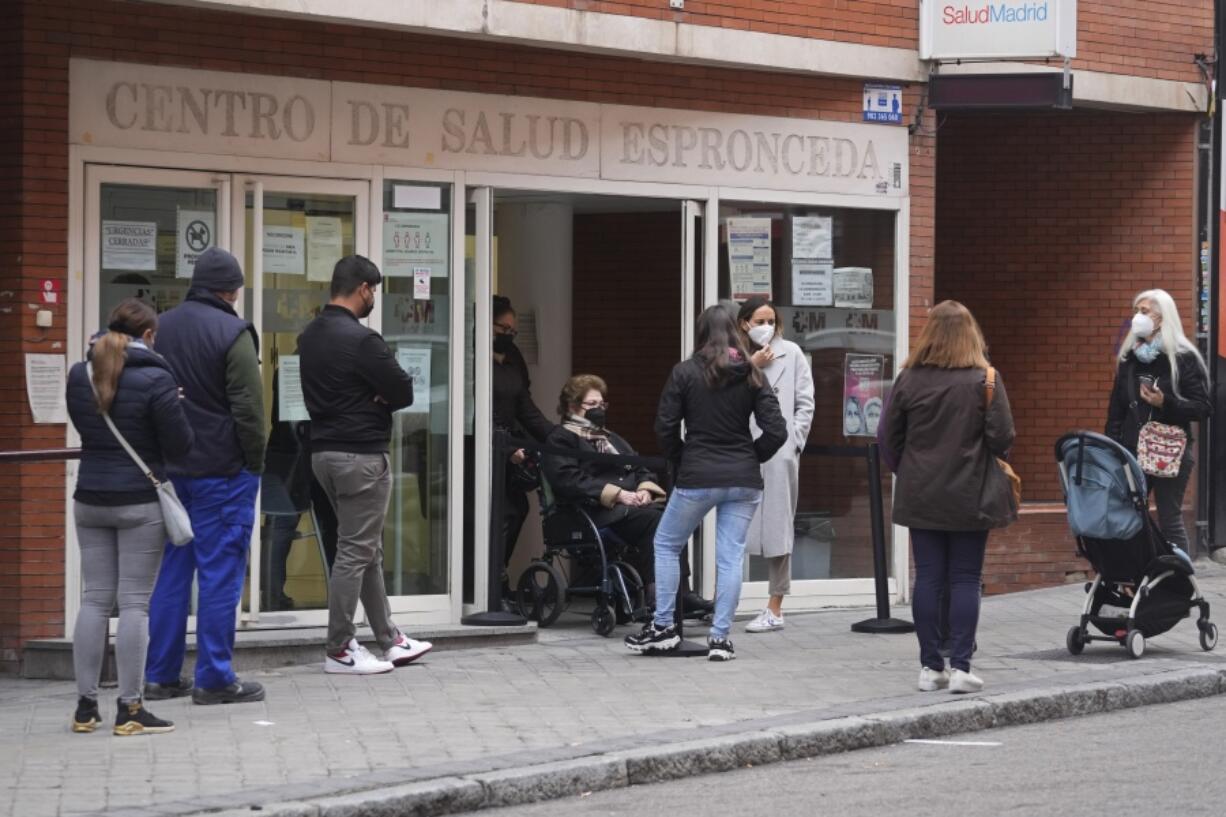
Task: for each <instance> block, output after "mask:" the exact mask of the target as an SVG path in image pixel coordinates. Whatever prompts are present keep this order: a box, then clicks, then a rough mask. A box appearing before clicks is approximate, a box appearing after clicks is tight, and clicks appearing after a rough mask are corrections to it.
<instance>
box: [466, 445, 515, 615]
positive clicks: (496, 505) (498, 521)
mask: <svg viewBox="0 0 1226 817" xmlns="http://www.w3.org/2000/svg"><path fill="white" fill-rule="evenodd" d="M515 450H516V449H514V448H511V447H510V446H509V445H508V443H507V435H506V433H505V432H503V431H500V430H498V429H495V430H494V446H493V455H494V457H493V467H492V468H491V469H490V470H491V474H490V519H489V526H490V558H489V571H488V574H487V576H486V584H485V588H486V595H485V598H486V608H485V610H484V611H482V612H480V613H471V614H469V615H467V616H464V617H462V618H461V619H460V623H461V624H463V625H466V626H469V627H523V626H524V625H526V624H527V623H528V619H526V618H524V617H523V616H521V615H519V614H518V613H509V612H506V611H504V610H503V609H502V574H503V572H504V571H505V567H504V566H503V563H504V562H505V561H506V559H505V558H504V553H505V552H506V531H505V530H503V525H502V519H503V509H502V503H503V502H504V501H505V498H506V490H505V489H506V478H507V469H506V462H507V458H508V457H509V456H510V455H511V452H513V451H515ZM478 524H480V520H478Z"/></svg>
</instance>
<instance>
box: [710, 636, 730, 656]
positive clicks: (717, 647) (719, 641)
mask: <svg viewBox="0 0 1226 817" xmlns="http://www.w3.org/2000/svg"><path fill="white" fill-rule="evenodd" d="M734 658H736V651H735V650H733V649H732V642H731V641H729V640H728V639H726V638H708V639H707V660H708V661H731V660H733V659H734Z"/></svg>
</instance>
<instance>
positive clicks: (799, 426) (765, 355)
mask: <svg viewBox="0 0 1226 817" xmlns="http://www.w3.org/2000/svg"><path fill="white" fill-rule="evenodd" d="M737 326H739V327H740V328H741V331H742V332H744V333H745V335H746V337H747V338H748V339H749V348H750V350H751V351H752V360H753V362H754V365H756V366H757V367H758V368H759V369H761V370H762V373H763V374H764V375H765V376H766V382H767V384H768V385H769V386H771V388H773V389H774V390H775V397H777V398H778V400H779V409H780V411H781V412H782V413H783V419H784V420H786V421H787V424H788V439H789V442H788V443H787V444H785V445H784V446H783V447H782V448H780V449H779V451H778V453H776V454H775V456H774V457H772V458H771V459H770V460H769V461H767V462H766V463H765V464H763V466H762V479H763V481H764V482H765V483H766V487H765V490H764V491H763V492H762V504H760V505H759V506H758V510H757V513H756V514H755V516H754V519H753V522H752V524H750V526H749V538H748V539H747V540H746V552H747V553H749V554H751V555H755V556H762V557H764V558H765V559H766V564H767V569H768V573H769V579H770V582H769V584H770V601H769V602H767V606H766V609H764V610H763V611H762V612H761V613H759V614H758V617H757V618H755V619H754V620H753V621H751V622H750V623H749V625H748V626H747V627H746V628H745V630H746V632H750V633H767V632H771V631H772V630H782V629H783V597H784V596H786V595H787V594H788V593H789V592H790V590H791V585H792V544H793V540H794V539H795V528H796V525H795V518H796V498H797V493H798V490H799V483H800V452H801V451H803V450H804V447H805V440H807V439H808V438H809V427H810V426H811V425H812V424H813V373H812V372H811V371H810V370H809V361H808V358H807V357H806V356H805V353H804V352H803V351H802V350H801V348H800V347H799V346H797V345H796V344H795V343H792V342H791V341H790V340H785V339H784V337H783V334H782V332H781V327H780V326H779V315H778V313H777V312H776V311H775V307H774V305H773V304H772V303H770V302H769V301H767V300H766V299H764V298H750V299H749V300H748V301H746V302H745V303H744V304H743V305H742V306H741V308H740V311H739V312H738V313H737ZM752 422H753V421H752V420H751V421H750V423H751V424H752ZM760 433H761V432H760V431H759V430H758V428H757V427H756V426H754V427H753V434H754V437H757V436H758V434H760Z"/></svg>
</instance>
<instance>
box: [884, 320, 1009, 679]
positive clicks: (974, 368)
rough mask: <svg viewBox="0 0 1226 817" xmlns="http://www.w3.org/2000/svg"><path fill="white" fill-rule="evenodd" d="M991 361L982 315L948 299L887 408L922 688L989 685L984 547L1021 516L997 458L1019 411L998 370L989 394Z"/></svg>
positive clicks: (901, 376)
mask: <svg viewBox="0 0 1226 817" xmlns="http://www.w3.org/2000/svg"><path fill="white" fill-rule="evenodd" d="M988 367H989V364H988V361H987V356H986V354H985V350H984V342H983V333H982V332H980V330H979V325H978V324H977V323H976V322H975V318H974V317H973V316H972V315H971V313H970V311H969V310H968V309H967V308H966V307H965V306H963V305H962V304H960V303H958V302H957V301H943V302H942V303H940V304H937V305H936V306H935V307H934V308H933V309H932V312H931V313H929V316H928V323H927V324H926V325H925V326H924V331H923V332H922V333H920V337H919V340H918V341H917V342H916V344H915V349H914V351H912V352H911V356H910V357H909V358H907V362H906V363H905V364H904V365H903V370H902V372H901V373H900V374H899V375H898V378H897V379H896V380H895V382H894V389H893V393H892V394H891V396H890V405H889V409H888V412H887V414H886V433H885V434H884V438H885V441H886V446H887V448H888V449H889V451H888V453H887V458H892V459H893V460H894V461H895V462H897V465H898V467H897V469H896V471H897V474H898V481H897V485H896V486H895V491H894V522H895V524H898V525H905V526H906V527H908V528H910V529H911V548H912V553H913V554H914V558H915V594H914V598H913V601H912V612H913V615H914V616H915V631H916V635H917V636H918V637H919V644H920V664H921V665H922V666H921V669H920V676H919V688H920V689H921V690H923V691H925V692H928V691H932V690H936V689H945V688H947V687H948V688H949V690H950V691H951V692H978V691H979V690H980V689H982V688H983V681H982V680H980V679H979V678H978V677H977V676H975V675H974V674H972V673H971V651H972V649H973V645H974V643H975V629H976V627H977V626H978V623H979V585H980V578H981V576H982V574H983V554H984V549H985V547H986V545H987V540H988V531H989V530H990V529H992V528H999V527H1004V526H1005V525H1008V524H1009V523H1010V522H1011V521H1013V519H1014V518H1016V515H1017V509H1016V508H1015V507H1014V505H1013V497H1012V492H1011V489H1010V486H1009V484H1008V481H1007V479H1006V478H1005V477H1004V475H1003V473H1002V472H1001V470H1000V466H999V465H998V464H997V462H996V457H1001V456H1004V454H1005V453H1006V452H1007V451H1008V450H1009V447H1010V446H1011V445H1013V415H1012V414H1011V413H1010V411H1009V398H1008V397H1007V396H1006V395H1005V388H1004V384H1003V383H1002V382H1001V379H1000V376H999V375H997V376H996V385H995V390H994V394H993V396H992V400H991V403H990V404H989V403H988V402H987V397H988V395H987V390H986V375H987V369H988ZM946 583H948V586H949V589H950V609H949V618H950V622H949V624H950V643H951V649H952V652H951V656H950V662H949V663H950V665H951V666H952V668H953V673H952V675H951V674H950V673H948V672H947V671H946V669H945V662H944V659H942V658H941V653H940V650H939V644H940V634H939V629H940V628H939V623H938V621H939V612H938V598H939V595H940V592H941V590H942V588H943V587H944V586H945V585H946Z"/></svg>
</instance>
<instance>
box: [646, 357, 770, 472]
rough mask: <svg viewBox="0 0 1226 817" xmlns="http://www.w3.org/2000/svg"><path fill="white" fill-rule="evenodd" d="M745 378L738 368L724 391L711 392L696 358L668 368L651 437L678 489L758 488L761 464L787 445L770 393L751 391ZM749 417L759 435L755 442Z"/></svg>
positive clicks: (743, 369)
mask: <svg viewBox="0 0 1226 817" xmlns="http://www.w3.org/2000/svg"><path fill="white" fill-rule="evenodd" d="M748 376H749V364H748V363H743V364H741V365H740V366H738V367H737V370H736V374H735V376H734V377H733V378H732V379H731V380H730V381H729V382H728V383H727V384H726V385H724V386H723V387H721V388H718V389H712V388H710V387H708V386H707V383H706V380H705V378H704V377H703V364H702V362H701V361H700V360H699V358H698V357H697V356H695V357H691V358H690V359H689V360H684V361H682V362H681V363H678V364H677V365H676V366H674V367H673V371H672V374H670V375H669V377H668V383H667V384H665V386H664V393H663V394H661V395H660V408H659V410H658V411H657V412H656V436H657V437H659V439H660V450H661V451H662V452H664V456H665V458H666V459H668V460H669V462H671V463H672V465H673V468H674V470H675V472H676V475H677V477H676V481H675V484H676V486H677V487H678V488H757V489H759V490H760V489H761V488H762V468H761V464H762V463H764V462H766V461H767V460H769V459H770V458H771V457H773V456H774V455H775V452H776V451H778V450H779V449H780V447H782V446H783V444H784V443H786V442H787V439H788V425H787V422H786V421H784V419H783V415H782V414H781V413H780V411H779V401H778V400H777V399H776V398H775V393H774V392H773V391H772V390H771V389H770V388H768V387H756V386H753V385H752V384H751V383H750V381H749V379H748ZM751 415H752V416H753V418H754V420H756V421H757V423H758V428H760V429H762V435H761V436H760V437H758V439H756V440H755V439H754V438H753V434H752V433H751V432H750V430H749V418H750V416H751ZM683 421H684V423H685V439H684V440H682V437H681V424H682V422H683Z"/></svg>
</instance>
